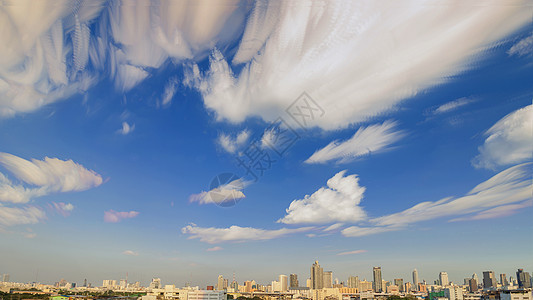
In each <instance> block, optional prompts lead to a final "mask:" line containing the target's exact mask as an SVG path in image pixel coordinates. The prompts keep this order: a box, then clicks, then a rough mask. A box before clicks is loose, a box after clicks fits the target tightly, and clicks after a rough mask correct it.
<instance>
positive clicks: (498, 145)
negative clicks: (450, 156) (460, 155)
mask: <svg viewBox="0 0 533 300" xmlns="http://www.w3.org/2000/svg"><path fill="white" fill-rule="evenodd" d="M531 124H533V104H532V105H528V106H526V107H523V108H521V109H518V110H516V111H514V112H512V113H510V114H508V115H507V116H505V117H504V118H502V119H501V120H499V121H498V122H496V124H494V125H493V126H492V127H491V128H489V130H487V131H486V132H485V136H486V137H487V138H486V139H485V142H484V144H483V145H482V146H480V147H479V148H478V150H479V155H478V156H476V157H475V158H474V159H473V160H472V164H473V165H474V166H475V167H477V168H486V169H495V168H496V167H499V166H506V165H511V164H517V163H521V162H525V161H529V160H531V159H532V158H533V142H531V141H533V127H532V126H531Z"/></svg>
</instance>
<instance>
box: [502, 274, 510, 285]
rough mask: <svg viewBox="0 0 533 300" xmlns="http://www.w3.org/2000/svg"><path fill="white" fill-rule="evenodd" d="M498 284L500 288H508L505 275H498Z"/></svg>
mask: <svg viewBox="0 0 533 300" xmlns="http://www.w3.org/2000/svg"><path fill="white" fill-rule="evenodd" d="M500 284H501V285H502V286H508V285H509V282H508V281H507V275H505V274H503V273H502V274H500Z"/></svg>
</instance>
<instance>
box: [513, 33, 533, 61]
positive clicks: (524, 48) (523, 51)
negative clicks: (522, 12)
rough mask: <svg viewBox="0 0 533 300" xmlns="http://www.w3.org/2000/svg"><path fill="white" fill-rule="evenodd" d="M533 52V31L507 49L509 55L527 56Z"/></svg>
mask: <svg viewBox="0 0 533 300" xmlns="http://www.w3.org/2000/svg"><path fill="white" fill-rule="evenodd" d="M532 53H533V33H531V35H530V36H528V37H525V38H523V39H521V40H520V41H518V43H516V44H514V45H513V46H512V47H511V48H510V49H509V51H507V54H509V56H513V55H516V56H526V55H530V54H532Z"/></svg>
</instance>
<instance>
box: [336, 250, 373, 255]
mask: <svg viewBox="0 0 533 300" xmlns="http://www.w3.org/2000/svg"><path fill="white" fill-rule="evenodd" d="M365 252H367V251H366V250H354V251H347V252H341V253H337V255H352V254H361V253H365Z"/></svg>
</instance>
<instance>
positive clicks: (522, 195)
mask: <svg viewBox="0 0 533 300" xmlns="http://www.w3.org/2000/svg"><path fill="white" fill-rule="evenodd" d="M532 167H533V163H525V164H521V165H517V166H513V167H510V168H508V169H506V170H504V171H502V172H500V173H498V174H496V175H494V176H493V177H491V178H490V179H488V180H487V181H485V182H483V183H480V184H478V185H477V186H476V187H475V188H473V189H472V190H471V191H470V192H468V193H467V194H466V195H464V196H462V197H457V198H455V197H448V198H444V199H441V200H438V201H427V202H421V203H419V204H417V205H415V206H413V207H411V208H408V209H406V210H404V211H401V212H398V213H393V214H390V215H385V216H381V217H377V218H373V219H370V220H368V223H369V224H370V225H369V226H351V227H348V228H345V229H343V230H342V234H343V235H344V236H347V237H361V236H366V235H372V234H377V233H382V232H389V231H397V230H402V229H406V228H408V226H409V225H411V224H414V223H418V222H423V221H429V220H434V219H439V218H446V217H447V218H452V219H451V220H450V221H465V220H480V219H488V218H496V217H503V216H508V215H510V214H513V213H515V212H517V211H518V210H519V209H521V208H525V207H529V206H532V205H533V202H532V200H531V190H532V188H533V184H532V181H531V180H532V175H533V171H532Z"/></svg>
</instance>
